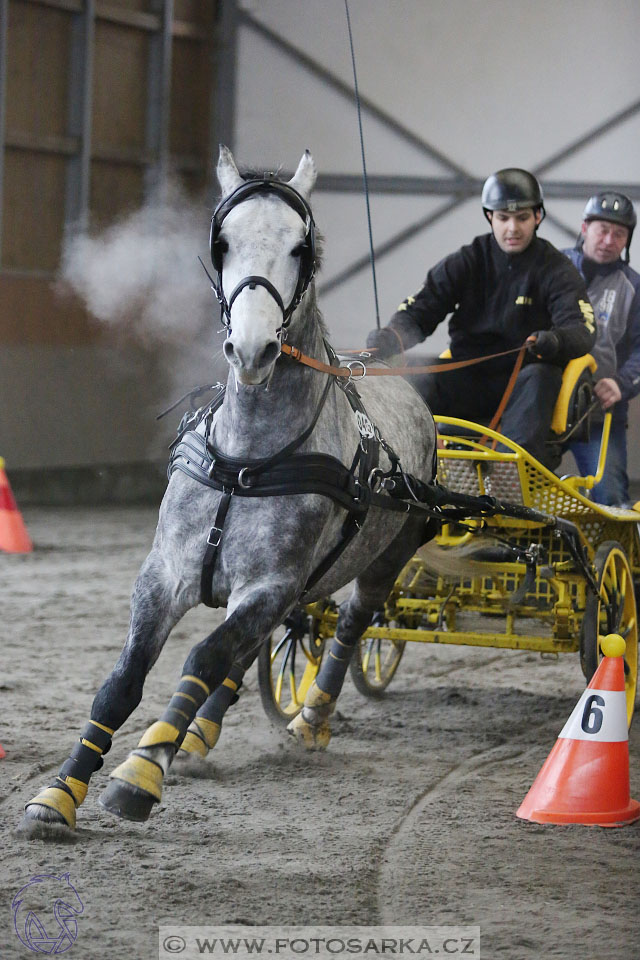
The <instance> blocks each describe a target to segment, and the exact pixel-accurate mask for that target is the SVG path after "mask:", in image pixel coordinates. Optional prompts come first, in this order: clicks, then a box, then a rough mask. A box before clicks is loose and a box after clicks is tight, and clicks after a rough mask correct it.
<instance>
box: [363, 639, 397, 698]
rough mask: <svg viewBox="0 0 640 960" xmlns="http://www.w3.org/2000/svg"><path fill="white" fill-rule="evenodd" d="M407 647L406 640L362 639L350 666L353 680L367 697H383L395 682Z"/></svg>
mask: <svg viewBox="0 0 640 960" xmlns="http://www.w3.org/2000/svg"><path fill="white" fill-rule="evenodd" d="M405 646H406V641H405V640H384V639H382V638H376V639H366V638H365V639H362V640H359V641H358V644H357V646H356V649H355V651H354V653H353V658H352V660H351V663H350V664H349V669H350V671H351V679H352V680H353V682H354V684H355V685H356V688H357V689H358V690H359V691H360V693H363V694H364V695H365V697H373V698H374V699H375V698H376V697H382V696H383V695H384V692H385V690H386V689H387V687H388V686H389V684H390V683H391V681H392V680H393V677H394V675H395V672H396V670H397V669H398V667H399V665H400V660H401V659H402V654H403V653H404V648H405Z"/></svg>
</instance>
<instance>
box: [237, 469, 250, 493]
mask: <svg viewBox="0 0 640 960" xmlns="http://www.w3.org/2000/svg"><path fill="white" fill-rule="evenodd" d="M248 469H249V467H243V468H242V470H241V471H240V472H239V474H238V486H239V487H240V489H241V490H249V488H250V487H252V486H253V484H252V483H251V481H250V480H249V478H248V477H247V471H248Z"/></svg>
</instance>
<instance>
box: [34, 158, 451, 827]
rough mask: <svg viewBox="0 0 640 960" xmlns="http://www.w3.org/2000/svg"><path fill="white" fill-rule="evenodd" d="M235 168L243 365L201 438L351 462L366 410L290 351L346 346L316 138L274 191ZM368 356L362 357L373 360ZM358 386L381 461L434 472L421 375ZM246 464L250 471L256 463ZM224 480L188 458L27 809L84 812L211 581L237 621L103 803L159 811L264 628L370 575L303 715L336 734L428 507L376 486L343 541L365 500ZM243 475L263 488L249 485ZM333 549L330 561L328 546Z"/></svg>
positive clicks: (56, 817) (236, 311) (234, 304)
mask: <svg viewBox="0 0 640 960" xmlns="http://www.w3.org/2000/svg"><path fill="white" fill-rule="evenodd" d="M217 173H218V179H219V182H220V186H221V189H222V197H223V202H224V198H227V197H229V196H232V197H233V196H235V195H238V201H239V202H232V203H229V204H228V206H227V207H226V208H225V209H224V216H223V215H222V214H221V215H220V216H219V217H218V219H217V221H216V222H217V227H216V234H215V236H214V237H212V240H213V244H212V250H213V261H214V264H215V265H216V266H217V269H218V270H219V286H218V294H219V298H220V299H221V300H222V303H223V306H224V311H225V312H224V318H225V322H226V324H227V339H226V341H225V344H224V355H225V357H226V359H227V362H228V365H229V368H230V369H229V378H228V383H227V388H226V393H225V395H224V401H223V402H222V404H221V405H219V406H218V407H217V408H216V409H215V411H214V410H213V408H212V409H211V413H210V416H209V417H208V418H207V417H205V419H204V420H203V421H202V422H201V423H200V425H199V426H198V427H197V429H196V431H195V433H194V434H193V435H192V440H193V442H194V443H195V442H196V441H197V440H198V437H200V438H201V441H202V444H203V448H204V449H205V450H211V449H213V450H215V451H217V453H216V455H218V456H220V457H222V458H223V459H224V458H226V462H232V463H236V464H242V463H247V464H255V463H261V462H267V461H270V460H274V458H275V459H276V460H277V459H278V454H279V452H281V451H283V450H286V449H287V447H288V446H291V445H294V442H295V443H297V445H298V449H297V451H296V452H297V454H300V455H302V456H303V457H304V455H305V454H322V455H327V456H328V457H329V458H333V460H334V461H339V462H340V464H344V465H346V467H348V466H349V465H350V464H352V462H353V461H354V454H355V452H356V451H357V450H358V448H359V446H362V441H363V431H362V417H360V419H359V418H358V416H357V415H356V413H355V412H354V410H353V409H352V406H351V404H350V402H349V400H348V397H347V395H346V393H345V391H344V390H343V389H340V388H339V386H338V383H337V378H335V377H333V376H328V375H327V373H326V372H324V371H321V370H316V369H313V368H309V367H308V366H304V365H302V364H300V363H298V362H296V360H295V359H294V358H293V357H292V356H291V355H285V353H284V352H283V340H284V339H285V338H286V339H287V341H288V343H287V346H295V347H296V348H298V350H299V351H301V353H302V354H303V355H305V356H307V357H311V358H317V359H323V360H324V361H325V362H326V361H327V356H328V352H327V351H328V350H329V348H328V347H327V330H326V327H325V325H324V323H323V320H322V317H321V314H320V311H319V309H318V306H317V303H316V296H315V289H314V284H313V279H312V274H313V266H314V265H313V264H309V256H310V253H311V255H313V254H314V251H310V249H309V247H310V245H311V244H312V243H313V235H312V234H311V230H312V225H313V220H312V217H311V215H310V209H309V207H308V200H309V196H310V194H311V191H312V188H313V186H314V183H315V179H316V169H315V165H314V162H313V159H312V157H311V155H310V153H309V152H308V151H307V152H305V154H304V155H303V157H302V159H301V160H300V163H299V165H298V168H297V170H296V172H295V174H294V176H293V178H292V179H291V180H290V181H288V183H287V184H286V185H283V186H282V187H281V189H280V190H278V189H274V190H268V189H260V190H256V191H255V192H251V191H249V192H248V193H247V195H246V196H244V195H243V194H242V191H243V190H244V184H245V183H246V181H245V180H243V178H242V177H241V176H240V174H239V172H238V169H237V167H236V164H235V162H234V159H233V157H232V155H231V153H230V151H229V150H228V149H227V148H225V147H221V150H220V156H219V161H218V167H217ZM273 182H274V183H276V184H278V183H280V181H275V180H274V181H273ZM296 198H297V199H296ZM219 209H220V208H219ZM216 261H217V262H216ZM305 264H306V265H305ZM304 271H306V277H305V278H303V279H304V283H303V282H301V276H302V273H303V272H304ZM362 369H363V368H362V365H359V366H355V367H354V370H357V371H358V372H359V373H362ZM357 390H358V393H359V394H360V396H361V400H362V403H363V409H364V410H365V411H366V416H365V417H364V420H365V422H366V423H368V424H369V425H372V424H373V425H375V428H376V429H375V430H374V432H375V433H376V435H377V436H382V437H383V438H386V439H387V440H388V441H389V443H390V447H387V446H386V445H384V444H383V447H382V449H381V450H380V453H379V469H380V470H381V471H388V470H390V469H391V467H392V463H391V459H390V456H389V455H391V454H392V451H395V453H396V454H397V456H398V457H399V458H400V461H401V463H402V468H403V470H404V471H405V472H406V473H407V474H410V475H413V476H414V477H416V478H418V479H420V480H422V481H424V482H427V483H428V482H429V481H430V480H431V479H432V475H433V461H434V451H435V442H436V434H435V427H434V423H433V418H432V417H431V414H430V413H429V411H428V409H427V407H426V406H425V405H424V403H423V402H422V401H421V399H420V398H419V396H418V394H417V393H416V392H415V391H414V389H413V388H412V387H411V386H410V385H409V384H408V383H406V382H405V381H404V380H402V379H400V378H390V377H385V378H376V377H368V376H367V377H363V378H361V379H359V380H358V383H357ZM311 428H312V429H311ZM296 438H297V440H296ZM301 438H302V439H301ZM391 448H392V449H391ZM388 454H389V455H388ZM188 459H189V458H188V457H187V461H188ZM312 459H313V458H312ZM185 462H186V461H185ZM183 465H184V464H183ZM238 476H239V477H240V478H242V470H240V471H239V473H237V477H238ZM237 477H236V479H237ZM301 479H303V478H301ZM294 481H295V476H294ZM294 485H295V484H294ZM245 486H246V484H245ZM361 486H362V484H361ZM222 487H223V489H216V488H215V487H213V486H211V485H207V484H206V483H202V482H199V480H198V478H196V477H193V476H190V475H188V472H184V471H183V470H175V471H174V472H173V474H172V476H171V479H170V481H169V484H168V487H167V490H166V493H165V496H164V499H163V502H162V505H161V508H160V515H159V521H158V526H157V530H156V535H155V539H154V542H153V546H152V548H151V552H150V553H149V555H148V557H147V558H146V560H145V562H144V563H143V565H142V568H141V570H140V573H139V575H138V577H137V580H136V583H135V587H134V590H133V596H132V602H131V620H130V628H129V633H128V636H127V639H126V642H125V644H124V647H123V650H122V652H121V654H120V656H119V658H118V660H117V662H116V664H115V666H114V668H113V671H112V673H111V675H110V676H109V677H108V678H107V680H106V681H105V682H104V684H103V685H102V687H101V688H100V690H99V691H98V693H97V694H96V697H95V699H94V701H93V705H92V709H91V719H90V721H89V723H88V724H87V726H86V727H85V728H84V730H83V731H82V734H81V737H80V740H79V741H78V742H77V743H76V745H75V747H74V748H73V750H72V752H71V754H70V756H69V758H68V759H67V760H66V761H65V763H64V764H63V766H62V767H61V769H60V772H59V774H58V776H57V777H56V779H55V780H54V781H53V783H52V784H51V785H50V786H49V787H47V788H46V789H44V790H43V791H42V792H41V793H39V794H38V795H37V796H36V797H34V798H33V799H32V800H30V801H29V803H28V804H27V805H26V812H25V819H26V821H27V823H29V822H32V821H34V820H37V821H43V822H44V823H45V824H58V825H66V826H67V827H69V828H71V829H73V828H74V827H75V822H76V808H77V807H78V806H79V804H80V803H82V801H83V800H84V797H85V795H86V792H87V789H88V784H89V779H90V776H91V774H92V773H93V772H94V771H95V770H96V769H98V768H99V767H101V766H102V755H103V754H105V753H106V752H107V750H108V749H109V748H110V746H111V739H112V736H113V734H114V732H115V731H116V730H117V729H119V728H120V727H121V726H122V724H123V723H124V722H125V720H126V719H127V718H128V717H129V716H130V714H131V713H132V712H133V711H134V710H135V708H136V707H137V705H138V704H139V702H140V700H141V697H142V690H143V685H144V682H145V678H146V676H147V674H148V672H149V670H150V669H151V667H152V666H153V664H154V663H155V661H156V660H157V658H158V656H159V655H160V652H161V650H162V648H163V646H164V643H165V641H166V639H167V637H168V635H169V633H170V631H171V630H172V628H173V627H174V626H175V624H176V623H177V622H178V621H179V620H180V618H181V617H182V616H183V615H184V614H185V613H186V612H187V610H189V609H190V608H191V607H194V606H196V605H197V604H198V603H200V602H201V600H202V596H203V591H206V593H207V595H208V597H209V603H210V605H212V606H223V607H226V619H225V620H224V622H223V623H222V625H221V626H219V627H218V628H217V629H216V630H214V632H213V633H212V634H211V635H210V636H208V637H207V638H206V639H205V640H203V641H202V642H201V643H199V644H197V645H196V646H195V647H194V648H193V649H192V650H191V652H190V654H189V656H188V658H187V660H186V663H185V665H184V668H183V673H182V677H181V680H180V683H179V685H178V687H177V689H176V692H175V694H174V695H173V697H172V698H171V701H170V703H169V706H168V707H167V710H166V711H165V713H164V714H163V715H162V717H161V718H160V719H159V720H158V721H156V722H155V723H154V724H152V725H151V727H149V729H148V730H147V731H146V732H145V734H144V735H143V736H142V739H141V740H140V743H139V745H138V747H137V748H136V749H135V750H134V751H132V753H130V754H129V757H128V758H127V759H126V760H125V761H124V763H122V764H120V766H119V767H117V769H115V770H114V771H113V773H112V774H111V777H112V779H111V781H110V783H109V785H108V786H107V788H106V789H105V791H104V793H103V794H102V796H101V798H100V802H101V804H102V805H103V807H105V808H106V809H107V810H108V811H110V812H112V813H115V814H117V815H119V816H122V817H125V818H127V819H131V820H144V819H146V818H147V817H148V816H149V813H150V811H151V809H152V806H153V804H154V803H156V802H158V800H159V799H160V797H161V791H162V782H163V777H164V775H165V774H166V772H167V770H168V769H169V767H170V765H171V763H172V761H173V760H174V758H175V756H176V753H177V751H178V749H179V748H180V746H181V745H183V742H184V747H185V748H186V749H189V750H194V749H195V750H196V751H197V752H200V753H204V752H206V750H207V749H209V748H210V747H211V746H213V744H214V743H215V741H216V739H217V736H218V734H219V729H220V727H219V718H220V712H221V705H222V709H223V708H224V707H226V706H228V704H229V703H230V702H231V701H232V700H233V699H234V698H235V697H236V690H237V688H238V686H239V685H240V683H241V680H242V675H243V673H244V671H245V670H246V669H247V668H248V667H249V665H250V664H251V663H252V662H253V661H254V659H255V658H256V656H257V654H258V651H259V649H260V646H261V644H263V643H264V642H265V639H266V638H267V637H269V636H270V634H271V633H272V631H273V630H274V629H275V628H276V627H277V626H278V625H279V624H280V623H282V621H283V620H284V619H285V618H286V617H287V615H288V614H289V613H290V612H291V611H292V609H293V608H294V607H295V606H296V605H298V604H299V603H300V600H301V597H303V596H304V600H305V601H309V602H312V601H313V600H315V599H318V598H321V597H325V596H328V595H330V594H331V593H333V592H334V591H335V590H337V589H338V588H340V587H342V586H344V585H345V584H347V583H349V582H350V581H354V583H353V591H352V593H351V595H350V598H349V600H348V601H347V602H345V603H344V604H343V605H342V606H341V609H340V616H339V622H338V625H337V629H336V637H335V638H334V641H333V646H332V648H331V651H330V654H329V656H327V657H326V658H325V661H324V664H323V666H322V667H321V670H320V672H319V674H318V676H317V678H316V681H315V682H314V684H313V685H312V687H311V688H310V690H309V692H308V694H307V697H306V699H305V704H304V708H303V710H302V712H301V713H300V714H299V715H298V716H297V717H296V718H295V720H294V721H292V723H291V724H290V726H289V732H290V733H291V734H292V735H293V737H294V738H295V739H296V740H297V741H298V742H300V743H301V744H302V745H303V746H306V747H312V748H318V747H324V746H326V744H327V742H328V739H329V735H330V728H329V717H330V714H331V712H332V711H333V708H334V705H335V702H336V699H337V697H338V694H339V693H340V690H341V687H342V684H343V680H344V676H345V673H346V670H347V666H348V662H349V659H350V656H351V654H352V652H353V650H354V648H355V644H356V643H357V641H358V638H359V637H360V636H361V634H362V632H363V631H364V629H365V628H366V627H367V626H368V624H369V623H370V621H371V617H372V614H373V612H374V611H375V610H376V609H380V608H381V606H382V605H383V604H384V601H385V598H386V597H387V595H388V593H389V590H390V588H391V586H392V585H393V582H394V580H395V578H396V576H397V574H398V572H399V571H400V570H401V568H402V567H403V565H404V564H405V563H406V561H407V560H408V559H409V558H410V557H411V556H412V555H413V553H414V552H415V550H416V549H417V548H418V547H419V546H420V544H421V543H423V542H424V540H425V539H426V538H427V537H426V534H425V519H424V515H421V514H420V513H419V512H418V511H415V512H414V511H410V512H409V511H398V510H395V511H392V510H386V509H383V508H382V507H381V506H379V505H378V504H377V503H376V502H375V498H374V503H373V505H371V506H370V508H369V509H368V512H367V513H366V517H365V518H364V520H363V522H362V523H357V524H356V529H357V528H358V527H360V529H358V530H357V533H356V534H355V536H353V537H352V538H351V539H350V540H349V542H345V543H344V544H343V549H342V550H341V552H340V549H337V545H339V544H340V542H341V538H342V539H344V526H345V517H346V516H347V515H348V511H347V510H346V508H345V507H344V506H343V505H342V504H341V503H340V502H336V500H335V499H333V498H332V497H331V496H326V495H323V493H318V492H306V488H305V487H304V484H303V485H302V488H301V491H300V492H297V493H296V495H290V493H289V494H288V495H278V493H277V491H276V492H275V493H274V495H269V496H255V497H252V496H235V495H230V494H233V490H231V491H229V490H227V489H225V488H224V484H222ZM234 489H235V491H236V492H238V493H243V492H246V491H245V490H240V487H239V485H238V484H236V486H235V488H234ZM379 496H380V495H379ZM223 500H224V503H225V511H224V512H225V513H226V516H225V517H224V523H223V522H222V520H221V519H220V513H221V508H220V505H221V503H222V502H223ZM213 531H217V532H215V533H214V536H213V537H212V536H211V534H212V532H213ZM352 532H353V531H352ZM207 551H214V552H215V560H214V562H213V564H210V566H209V570H208V573H207V574H206V575H205V576H204V577H203V556H205V554H206V553H207ZM338 554H339V555H338ZM332 557H333V558H334V562H333V563H332V564H331V565H329V566H328V569H327V564H326V562H325V561H326V560H327V558H332ZM323 564H324V566H323ZM314 571H316V572H317V571H320V577H319V579H318V576H317V575H316V577H315V581H316V582H315V583H314V584H313V586H310V583H311V582H312V581H313V579H314V577H313V574H314ZM205 581H207V582H205ZM203 583H204V586H203ZM305 590H306V593H305ZM185 738H186V739H185Z"/></svg>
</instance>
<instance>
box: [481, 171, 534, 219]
mask: <svg viewBox="0 0 640 960" xmlns="http://www.w3.org/2000/svg"><path fill="white" fill-rule="evenodd" d="M529 207H533V209H534V210H541V211H542V216H543V217H544V202H543V196H542V188H541V186H540V184H539V183H538V181H537V180H536V178H535V177H534V175H533V174H532V173H529V172H528V170H521V169H520V168H519V167H507V168H506V169H505V170H498V172H497V173H492V174H491V176H490V177H489V178H488V179H487V180H485V184H484V187H483V188H482V209H483V210H484V215H485V217H486V218H487V220H490V217H489V216H488V211H490V210H509V211H513V210H526V209H527V208H529Z"/></svg>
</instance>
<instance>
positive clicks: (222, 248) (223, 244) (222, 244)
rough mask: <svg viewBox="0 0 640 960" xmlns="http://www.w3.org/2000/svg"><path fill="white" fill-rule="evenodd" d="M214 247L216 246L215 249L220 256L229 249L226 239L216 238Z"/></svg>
mask: <svg viewBox="0 0 640 960" xmlns="http://www.w3.org/2000/svg"><path fill="white" fill-rule="evenodd" d="M215 247H216V250H217V251H218V254H219V255H220V256H221V257H222V256H224V254H225V253H226V252H227V250H228V249H229V244H228V243H227V241H226V240H222V239H220V240H216V243H215Z"/></svg>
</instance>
